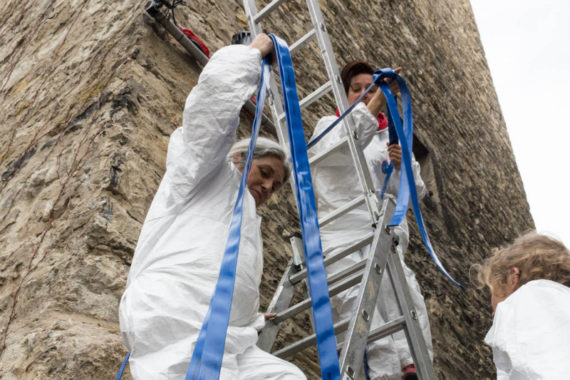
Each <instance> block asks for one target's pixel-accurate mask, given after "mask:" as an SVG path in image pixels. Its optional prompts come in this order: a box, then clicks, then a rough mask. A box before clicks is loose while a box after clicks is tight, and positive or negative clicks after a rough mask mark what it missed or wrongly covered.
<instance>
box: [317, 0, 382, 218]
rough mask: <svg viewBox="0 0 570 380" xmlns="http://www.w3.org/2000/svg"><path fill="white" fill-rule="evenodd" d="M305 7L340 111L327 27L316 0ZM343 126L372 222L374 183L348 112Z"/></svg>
mask: <svg viewBox="0 0 570 380" xmlns="http://www.w3.org/2000/svg"><path fill="white" fill-rule="evenodd" d="M307 7H308V8H309V13H310V14H311V20H312V22H313V25H314V27H315V32H316V35H317V41H318V44H319V47H320V49H321V53H322V55H323V61H324V63H325V67H326V70H327V73H328V76H329V79H330V81H331V84H332V88H333V94H334V98H335V101H336V103H337V106H338V108H339V111H340V112H341V113H342V112H344V111H345V110H346V109H347V108H348V100H347V98H346V94H345V92H344V87H343V85H342V80H341V78H340V74H339V70H338V66H337V64H336V59H335V57H334V50H333V48H332V44H331V42H330V39H329V36H328V32H327V28H326V25H325V22H324V18H323V14H322V12H321V9H320V6H319V3H318V0H307ZM342 124H343V128H344V130H345V132H346V135H347V136H349V139H348V144H349V147H350V152H351V155H352V159H353V162H354V165H355V167H356V172H357V175H358V179H359V180H360V184H361V186H362V190H363V193H364V194H365V196H366V205H367V207H368V210H369V212H370V217H371V220H372V224H374V223H375V221H376V220H377V219H378V217H379V211H378V210H379V208H380V205H379V204H378V201H377V197H376V194H375V192H374V185H373V182H372V177H371V176H370V172H369V170H368V165H367V164H366V159H365V158H364V153H362V150H361V149H359V148H358V147H357V146H356V143H355V142H354V136H353V135H352V132H351V130H350V125H354V121H353V119H352V116H351V115H350V114H349V115H347V117H346V118H345V119H344V120H342Z"/></svg>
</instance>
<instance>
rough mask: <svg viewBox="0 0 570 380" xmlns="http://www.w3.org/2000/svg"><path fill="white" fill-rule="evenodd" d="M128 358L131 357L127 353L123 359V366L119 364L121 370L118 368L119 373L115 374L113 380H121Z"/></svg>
mask: <svg viewBox="0 0 570 380" xmlns="http://www.w3.org/2000/svg"><path fill="white" fill-rule="evenodd" d="M130 356H131V353H130V352H127V354H126V355H125V358H124V359H123V364H121V368H119V372H117V376H116V377H115V380H121V377H123V372H125V367H126V366H127V363H128V362H129V357H130Z"/></svg>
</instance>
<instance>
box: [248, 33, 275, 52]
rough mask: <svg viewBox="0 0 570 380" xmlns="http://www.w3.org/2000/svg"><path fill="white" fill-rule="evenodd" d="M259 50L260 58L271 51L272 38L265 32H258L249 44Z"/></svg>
mask: <svg viewBox="0 0 570 380" xmlns="http://www.w3.org/2000/svg"><path fill="white" fill-rule="evenodd" d="M250 46H251V47H252V48H256V49H258V50H259V51H260V52H261V58H265V56H267V55H268V54H272V53H273V40H272V39H271V37H269V36H268V35H267V34H265V33H261V34H258V35H257V36H255V39H254V40H253V42H252V43H251V45H250Z"/></svg>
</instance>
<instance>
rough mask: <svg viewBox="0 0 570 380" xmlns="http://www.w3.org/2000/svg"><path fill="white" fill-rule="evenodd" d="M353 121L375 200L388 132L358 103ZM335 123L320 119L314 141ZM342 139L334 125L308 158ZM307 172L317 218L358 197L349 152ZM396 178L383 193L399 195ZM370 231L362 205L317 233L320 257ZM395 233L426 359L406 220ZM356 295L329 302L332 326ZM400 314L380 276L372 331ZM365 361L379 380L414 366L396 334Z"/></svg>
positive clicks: (349, 260) (372, 347) (339, 265)
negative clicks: (405, 257) (409, 264)
mask: <svg viewBox="0 0 570 380" xmlns="http://www.w3.org/2000/svg"><path fill="white" fill-rule="evenodd" d="M352 117H353V120H354V125H353V126H352V128H353V131H354V132H355V134H356V137H357V139H356V140H355V141H356V143H357V145H359V146H360V148H361V149H364V155H365V158H366V161H367V164H368V167H369V170H370V173H371V174H372V178H373V182H374V187H375V189H376V192H377V194H378V195H379V194H380V190H381V189H382V186H383V184H384V177H385V174H384V173H382V170H381V166H382V162H383V161H389V157H388V150H387V146H386V143H387V141H388V130H387V129H385V130H382V131H378V121H377V120H376V118H375V117H374V116H372V114H371V113H370V111H368V109H367V108H366V105H365V104H364V103H360V104H358V105H357V106H356V107H355V108H354V109H353V110H352ZM335 119H336V116H327V117H323V118H322V119H321V120H319V122H318V123H317V126H316V127H315V131H314V133H313V136H318V135H319V134H320V133H321V132H322V131H323V130H324V129H325V128H326V127H328V126H329V125H330V124H331V123H332V122H333V121H334V120H335ZM344 136H345V132H344V128H343V127H342V126H341V125H339V126H337V127H336V128H334V129H333V130H332V131H331V132H329V133H328V134H327V135H326V136H324V137H323V138H322V140H321V141H319V142H318V143H317V144H316V145H315V146H314V147H313V148H311V150H310V151H309V155H311V156H315V155H317V154H319V153H321V152H323V151H325V150H327V149H328V148H330V147H331V146H333V145H335V143H337V142H338V141H340V140H341V139H342V138H343V137H344ZM413 169H414V179H415V180H416V188H417V190H418V195H419V196H420V197H423V196H424V195H425V192H426V190H425V185H424V183H423V181H422V179H421V177H420V166H419V164H418V163H417V162H416V161H415V159H414V160H413ZM311 171H312V174H313V182H314V184H315V185H314V186H315V193H316V197H317V202H318V213H319V217H322V216H324V215H326V214H328V213H329V212H331V211H333V210H335V209H336V208H338V207H340V206H342V205H345V204H346V203H348V202H349V201H351V200H353V199H354V198H355V197H356V196H358V195H360V194H361V193H362V190H361V185H360V184H359V182H358V177H357V174H356V169H355V168H354V165H353V164H352V159H351V157H350V152H349V150H348V148H346V149H342V150H339V151H337V152H335V153H334V154H332V155H331V156H329V157H327V158H326V159H324V160H322V161H321V162H319V163H318V164H317V165H315V166H314V167H312V169H311ZM399 177H400V171H399V170H394V172H393V173H392V175H391V178H390V181H389V185H388V187H387V190H386V192H387V193H389V194H392V195H394V196H397V194H398V187H399ZM372 231H373V229H372V226H371V219H370V213H369V212H368V209H367V208H366V206H365V205H363V206H361V207H359V208H356V209H354V210H352V211H350V212H349V213H347V214H346V215H345V216H343V217H342V218H340V219H338V220H335V221H333V222H331V223H329V224H327V225H325V226H323V227H322V228H321V237H322V244H323V252H324V254H325V256H327V255H331V254H335V253H336V252H338V251H340V250H342V249H344V248H346V247H347V246H349V245H350V244H351V243H354V242H355V241H356V240H358V239H360V238H362V237H363V236H365V235H367V234H370V233H371V232H372ZM396 233H397V234H398V236H399V239H400V245H399V246H398V251H399V252H398V253H399V255H400V258H401V262H402V266H403V268H404V273H405V275H406V280H407V282H408V286H409V288H410V292H411V295H412V299H413V301H414V307H415V308H416V311H417V312H418V315H419V320H420V326H421V328H422V332H423V334H424V338H425V340H426V344H427V346H428V350H429V353H430V356H432V357H433V355H432V342H431V332H430V327H429V320H428V317H427V310H426V307H425V303H424V299H423V296H422V294H421V292H420V288H419V284H418V282H417V280H416V278H415V275H414V273H413V272H412V270H410V269H409V268H408V267H407V265H406V264H405V263H404V260H403V252H405V251H406V248H407V246H408V240H409V238H408V226H407V223H406V221H405V219H404V221H403V222H402V224H401V225H400V226H399V227H397V228H396ZM369 250H370V246H367V247H364V248H363V249H361V250H360V251H358V252H355V253H353V254H351V255H349V256H347V257H346V258H344V259H342V260H340V261H338V262H336V263H334V264H332V265H329V266H328V267H327V273H329V274H333V273H337V272H339V271H341V270H343V269H346V268H348V267H350V266H352V265H353V264H356V263H357V262H360V261H362V260H363V259H365V258H367V257H368V253H369ZM358 291H359V287H358V286H355V287H353V288H351V289H348V290H346V291H344V292H342V293H341V294H339V295H338V296H336V297H333V298H332V300H331V306H332V308H333V318H334V319H335V321H341V320H343V319H346V318H349V317H351V316H352V315H353V313H354V307H355V304H356V297H357V296H358ZM400 315H401V314H400V311H399V306H398V304H397V301H396V299H395V295H394V291H393V289H392V285H391V284H390V280H389V278H388V276H382V284H381V285H380V293H379V296H378V303H377V305H376V312H375V313H374V317H373V318H372V324H371V328H372V329H374V328H376V327H379V326H381V325H382V324H384V323H386V322H388V321H390V320H392V319H394V318H396V317H398V316H400ZM367 362H368V367H369V371H370V372H369V374H370V377H371V379H376V378H379V377H382V378H383V379H400V378H401V373H402V368H404V367H406V366H407V365H409V364H412V363H413V360H412V357H411V354H410V350H409V348H408V344H407V341H406V337H405V334H404V333H403V332H399V333H396V334H394V335H392V336H389V337H386V338H383V339H380V340H377V341H375V342H373V343H371V344H369V345H368V349H367Z"/></svg>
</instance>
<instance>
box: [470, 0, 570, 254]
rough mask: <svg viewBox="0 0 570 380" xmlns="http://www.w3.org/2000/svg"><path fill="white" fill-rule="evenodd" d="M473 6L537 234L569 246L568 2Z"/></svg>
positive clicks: (481, 2) (487, 0)
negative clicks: (555, 239) (547, 235)
mask: <svg viewBox="0 0 570 380" xmlns="http://www.w3.org/2000/svg"><path fill="white" fill-rule="evenodd" d="M471 5H472V7H473V12H474V14H475V19H476V21H477V26H478V27H479V33H480V35H481V40H482V42H483V46H484V49H485V55H486V56H487V63H488V64H489V67H490V69H491V75H492V77H493V82H494V84H495V89H496V90H497V94H498V96H499V102H500V104H501V109H502V111H503V116H504V118H505V121H506V123H507V129H508V131H509V136H510V138H511V143H512V145H513V149H514V151H515V157H516V160H517V164H518V167H519V171H520V173H521V176H522V179H523V182H524V187H525V191H526V196H527V199H528V202H529V204H530V209H531V212H532V215H533V217H534V221H535V223H536V227H537V230H538V231H539V232H545V233H549V234H550V235H553V236H555V237H558V238H559V239H561V240H562V241H563V242H564V244H565V245H566V246H567V247H570V222H569V219H568V218H569V215H570V116H569V115H568V111H570V1H569V0H539V1H536V0H535V1H528V0H471Z"/></svg>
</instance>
